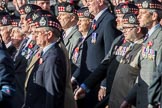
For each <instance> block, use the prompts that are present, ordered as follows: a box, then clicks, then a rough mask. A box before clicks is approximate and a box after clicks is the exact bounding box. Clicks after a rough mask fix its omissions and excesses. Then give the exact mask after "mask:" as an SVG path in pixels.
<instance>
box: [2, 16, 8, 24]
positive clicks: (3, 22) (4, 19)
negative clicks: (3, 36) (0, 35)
mask: <svg viewBox="0 0 162 108" xmlns="http://www.w3.org/2000/svg"><path fill="white" fill-rule="evenodd" d="M2 24H3V25H5V24H7V18H6V17H3V19H2Z"/></svg>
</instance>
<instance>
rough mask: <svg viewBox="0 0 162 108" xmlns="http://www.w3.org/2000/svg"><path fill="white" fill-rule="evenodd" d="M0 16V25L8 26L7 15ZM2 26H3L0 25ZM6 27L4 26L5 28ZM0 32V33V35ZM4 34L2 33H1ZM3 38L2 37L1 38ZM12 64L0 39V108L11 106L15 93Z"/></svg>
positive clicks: (9, 107) (10, 107)
mask: <svg viewBox="0 0 162 108" xmlns="http://www.w3.org/2000/svg"><path fill="white" fill-rule="evenodd" d="M0 14H1V17H0V26H2V25H3V26H8V24H9V22H10V21H9V20H10V18H9V16H8V15H3V13H1V12H0ZM1 28H3V27H1ZM7 29H8V28H6V30H7ZM4 31H5V30H2V32H1V34H3V32H4ZM1 34H0V35H1ZM3 36H4V34H3ZM3 39H4V38H3ZM14 72H15V71H14V65H13V61H12V59H11V57H10V55H9V53H8V52H7V49H6V47H5V43H4V41H3V40H2V37H1V39H0V79H1V80H0V107H1V108H13V107H12V104H11V102H12V98H11V97H12V96H13V94H14V93H15V85H14V81H15V79H14V75H13V74H14Z"/></svg>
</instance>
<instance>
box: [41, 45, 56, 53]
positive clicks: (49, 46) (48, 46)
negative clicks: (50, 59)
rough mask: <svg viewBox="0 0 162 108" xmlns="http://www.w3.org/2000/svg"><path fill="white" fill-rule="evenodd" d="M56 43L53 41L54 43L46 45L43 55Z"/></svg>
mask: <svg viewBox="0 0 162 108" xmlns="http://www.w3.org/2000/svg"><path fill="white" fill-rule="evenodd" d="M54 44H55V42H53V43H51V44H49V45H47V46H46V47H44V48H43V53H42V55H44V54H45V53H46V52H47V51H48V50H49V49H50V48H51V47H52V46H53V45H54Z"/></svg>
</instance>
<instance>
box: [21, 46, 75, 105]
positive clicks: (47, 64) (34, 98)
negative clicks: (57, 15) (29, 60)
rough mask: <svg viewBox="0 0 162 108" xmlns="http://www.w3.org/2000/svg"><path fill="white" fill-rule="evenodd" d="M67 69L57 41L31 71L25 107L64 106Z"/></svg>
mask: <svg viewBox="0 0 162 108" xmlns="http://www.w3.org/2000/svg"><path fill="white" fill-rule="evenodd" d="M41 61H42V62H41ZM51 64H52V65H51ZM66 69H67V68H66V57H65V55H64V52H63V50H62V49H61V48H60V47H59V46H58V43H55V44H54V46H52V47H51V48H50V49H49V50H48V51H47V52H46V53H45V54H44V55H43V56H42V57H41V58H40V59H39V60H38V61H37V62H36V64H35V67H34V68H33V70H32V72H31V74H32V76H33V77H30V78H31V79H29V81H28V85H27V87H26V97H25V104H24V106H23V108H28V107H30V108H64V107H65V106H64V104H63V103H64V98H65V91H66V78H67V77H66V76H67V73H66V72H67V70H66ZM69 81H70V80H69ZM73 102H74V101H73ZM69 104H70V103H69ZM72 108H74V107H72Z"/></svg>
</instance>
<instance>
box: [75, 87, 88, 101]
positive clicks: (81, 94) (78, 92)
mask: <svg viewBox="0 0 162 108" xmlns="http://www.w3.org/2000/svg"><path fill="white" fill-rule="evenodd" d="M85 95H86V92H85V90H84V89H82V88H81V87H80V88H79V89H77V90H75V91H74V99H75V100H78V99H81V98H83V97H85Z"/></svg>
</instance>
